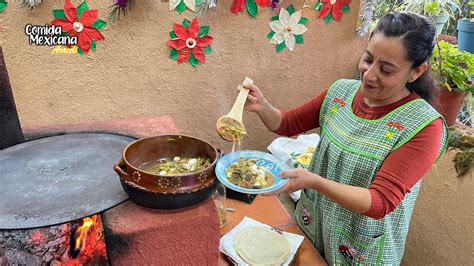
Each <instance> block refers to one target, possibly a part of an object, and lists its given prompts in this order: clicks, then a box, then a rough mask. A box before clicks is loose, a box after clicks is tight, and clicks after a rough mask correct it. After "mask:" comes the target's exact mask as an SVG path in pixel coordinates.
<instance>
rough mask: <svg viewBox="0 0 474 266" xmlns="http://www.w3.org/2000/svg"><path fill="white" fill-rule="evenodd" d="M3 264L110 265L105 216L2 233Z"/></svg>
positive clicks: (0, 239) (0, 250)
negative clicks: (106, 244) (104, 227)
mask: <svg viewBox="0 0 474 266" xmlns="http://www.w3.org/2000/svg"><path fill="white" fill-rule="evenodd" d="M0 265H108V260H107V252H106V246H105V238H104V229H103V225H102V219H101V216H100V214H97V215H93V216H90V217H86V218H84V219H80V220H77V221H73V222H69V223H65V224H61V225H55V226H50V227H43V228H35V229H21V230H2V231H0Z"/></svg>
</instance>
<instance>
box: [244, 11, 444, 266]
mask: <svg viewBox="0 0 474 266" xmlns="http://www.w3.org/2000/svg"><path fill="white" fill-rule="evenodd" d="M434 37H435V29H434V28H433V26H432V24H431V23H430V21H428V20H427V19H426V18H424V17H421V16H418V15H415V14H411V13H396V14H388V15H386V16H384V17H383V18H381V19H380V21H379V23H378V24H377V27H376V29H375V30H374V32H373V33H372V35H371V38H370V40H369V43H368V46H367V48H366V50H365V51H364V54H363V55H362V58H361V59H360V62H359V66H358V68H359V71H360V76H361V81H358V80H338V81H336V82H335V83H333V84H332V85H331V87H330V88H329V89H327V90H325V91H324V92H323V93H322V94H321V95H318V96H316V97H315V98H313V99H311V100H310V101H309V102H307V103H305V104H302V105H301V106H299V107H297V108H295V109H292V110H289V111H286V112H283V111H280V110H278V109H276V108H275V107H273V106H272V105H271V104H270V103H268V101H267V100H266V99H265V98H264V97H263V95H262V93H261V92H260V90H259V89H258V88H257V87H256V86H253V85H252V86H250V87H249V89H250V94H249V96H248V99H247V103H246V109H247V110H249V111H252V112H255V113H257V114H258V115H259V117H260V118H261V120H262V121H263V123H264V124H265V125H266V127H267V128H268V129H269V130H271V131H274V132H276V133H278V134H280V135H288V136H292V135H296V134H299V133H302V132H306V131H308V130H310V129H313V128H317V127H320V128H321V141H320V143H319V146H318V148H317V149H316V152H315V154H314V156H313V160H312V162H311V164H310V166H309V168H308V169H309V171H308V170H305V169H291V170H288V171H284V172H282V174H281V176H282V177H284V178H289V182H288V184H287V185H286V186H285V187H283V189H282V190H281V191H278V192H282V191H284V192H288V193H291V192H293V191H296V190H299V189H303V191H302V195H301V199H300V201H299V202H298V204H297V207H296V210H295V219H296V220H297V222H298V224H299V226H300V227H301V228H302V230H303V231H304V232H305V233H306V234H307V236H308V237H309V239H310V240H311V241H312V242H313V244H314V245H315V247H316V248H317V249H318V251H319V252H320V253H321V254H322V255H323V256H324V257H325V258H326V261H327V262H328V263H329V264H330V265H333V264H370V265H372V264H381V265H398V264H400V261H401V259H402V256H403V250H404V245H405V240H406V236H407V233H408V227H409V223H410V218H411V214H412V211H413V207H414V204H415V199H416V196H417V194H418V190H419V188H420V185H421V178H422V177H423V176H424V175H425V174H426V173H427V172H428V171H429V170H430V168H431V166H432V164H433V163H434V162H435V161H436V160H437V158H439V156H440V155H441V154H442V153H443V151H444V150H445V144H446V141H447V127H446V126H445V124H444V121H443V119H442V117H441V116H440V114H438V113H437V112H436V111H435V110H434V109H433V108H432V107H431V105H430V104H429V102H430V101H431V100H432V98H433V90H434V89H435V86H433V82H432V79H431V77H430V75H429V66H428V59H429V58H430V56H431V52H432V51H433V47H434Z"/></svg>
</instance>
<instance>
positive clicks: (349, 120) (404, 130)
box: [295, 80, 448, 265]
mask: <svg viewBox="0 0 474 266" xmlns="http://www.w3.org/2000/svg"><path fill="white" fill-rule="evenodd" d="M359 88H360V81H358V80H338V81H336V82H335V83H334V84H333V85H332V86H331V88H330V89H329V91H328V92H327V95H326V97H325V99H324V101H323V105H322V107H321V114H320V117H319V121H320V125H321V140H320V142H319V145H318V148H317V149H316V152H315V154H314V155H313V159H312V161H311V164H310V165H309V167H308V169H309V171H311V172H313V173H316V174H318V175H320V176H322V177H325V178H327V179H330V180H334V181H337V182H339V183H341V184H347V185H352V186H357V187H363V188H368V187H369V186H370V184H371V183H372V181H373V179H374V177H375V174H376V173H377V172H378V171H379V169H380V167H381V165H382V164H383V162H384V159H385V158H386V157H387V155H389V154H390V153H391V152H392V151H394V150H395V149H397V148H399V147H400V146H402V145H403V144H404V143H406V142H407V141H408V140H410V139H411V138H412V137H413V136H414V135H415V134H416V133H418V132H419V131H420V130H421V129H423V128H424V127H425V126H426V125H428V124H429V123H431V122H432V121H433V120H435V119H437V118H439V117H441V116H440V115H439V114H438V113H437V112H436V111H435V110H434V109H433V108H432V107H431V105H429V104H428V103H427V102H426V101H424V100H422V99H416V100H413V101H410V102H408V103H406V104H404V105H402V106H400V107H398V108H396V109H395V110H393V111H391V112H390V113H388V114H387V115H385V116H384V117H382V118H379V119H375V120H368V119H364V118H360V117H357V116H356V115H355V114H354V113H353V112H352V102H353V99H354V97H355V95H356V93H357V91H358V89H359ZM447 135H448V131H447V127H446V126H445V125H444V127H443V138H442V142H441V147H440V151H439V155H438V158H439V157H440V156H441V154H442V153H443V152H444V150H445V148H446V144H447ZM413 159H414V160H417V159H418V160H419V159H420V158H413ZM420 185H421V180H420V181H419V182H418V183H416V184H415V186H413V188H412V189H411V191H410V192H409V193H407V194H406V196H405V198H404V199H403V200H402V202H401V203H400V205H399V206H397V208H396V209H395V210H394V211H393V212H391V213H390V214H388V215H386V216H385V217H384V218H383V219H380V220H376V219H372V218H369V217H367V216H364V215H362V214H359V213H357V212H354V211H351V210H348V209H346V208H344V207H341V206H340V205H338V204H336V203H334V202H333V201H331V200H330V199H328V198H327V197H325V196H324V195H322V194H320V193H318V192H317V191H315V190H312V189H304V190H303V191H302V193H301V199H300V201H299V202H298V205H297V207H296V210H295V219H296V221H297V223H298V224H299V226H300V227H301V228H302V230H303V231H304V232H305V233H306V235H307V236H308V238H309V239H310V241H312V242H313V245H314V246H315V247H316V248H317V249H318V251H319V252H320V253H321V254H322V255H323V256H324V257H325V259H326V261H327V263H328V264H329V265H398V264H400V261H401V259H402V256H403V250H404V246H405V240H406V236H407V233H408V227H409V224H410V218H411V214H412V211H413V207H414V205H415V200H416V196H417V194H418V191H419V189H420Z"/></svg>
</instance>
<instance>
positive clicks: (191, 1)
mask: <svg viewBox="0 0 474 266" xmlns="http://www.w3.org/2000/svg"><path fill="white" fill-rule="evenodd" d="M181 2H184V4H185V5H186V7H187V8H189V9H190V10H192V11H195V10H196V0H170V11H171V10H173V9H175V8H176V7H177V6H178V5H179V4H180V3H181Z"/></svg>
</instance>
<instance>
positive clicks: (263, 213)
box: [219, 195, 327, 266]
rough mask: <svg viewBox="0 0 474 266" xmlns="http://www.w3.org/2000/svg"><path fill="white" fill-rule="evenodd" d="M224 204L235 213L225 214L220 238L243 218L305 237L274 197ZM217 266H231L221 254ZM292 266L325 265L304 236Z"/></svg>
mask: <svg viewBox="0 0 474 266" xmlns="http://www.w3.org/2000/svg"><path fill="white" fill-rule="evenodd" d="M226 204H227V208H234V209H235V212H227V223H226V225H225V226H224V227H223V228H222V229H221V236H222V235H224V234H225V233H227V232H229V231H230V230H232V228H234V226H236V225H237V224H238V223H240V221H242V219H243V218H244V217H245V216H247V217H250V218H252V219H254V220H257V221H259V222H261V223H264V224H268V225H270V226H273V227H276V228H279V229H281V230H283V231H287V232H291V233H294V234H298V235H302V236H305V235H304V233H303V232H302V231H301V230H300V228H299V227H298V225H297V224H296V222H295V221H294V220H293V218H292V216H291V215H290V214H289V213H288V212H287V211H286V209H285V207H284V206H283V205H282V204H281V202H280V201H279V200H278V198H277V197H276V196H260V195H259V196H257V198H255V200H254V201H253V202H252V204H248V203H244V202H241V201H237V200H233V199H227V200H226ZM219 265H232V263H231V262H230V261H229V260H228V259H227V257H226V255H224V254H223V253H222V252H221V254H220V258H219ZM292 265H315V266H316V265H327V264H326V262H325V261H324V259H323V258H322V257H321V255H320V254H319V253H318V251H317V250H316V249H315V248H314V247H313V245H312V244H311V242H309V240H308V238H307V237H306V236H305V239H304V240H303V242H302V243H301V245H300V247H299V249H298V252H297V253H296V256H295V259H294V261H293V264H292Z"/></svg>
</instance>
